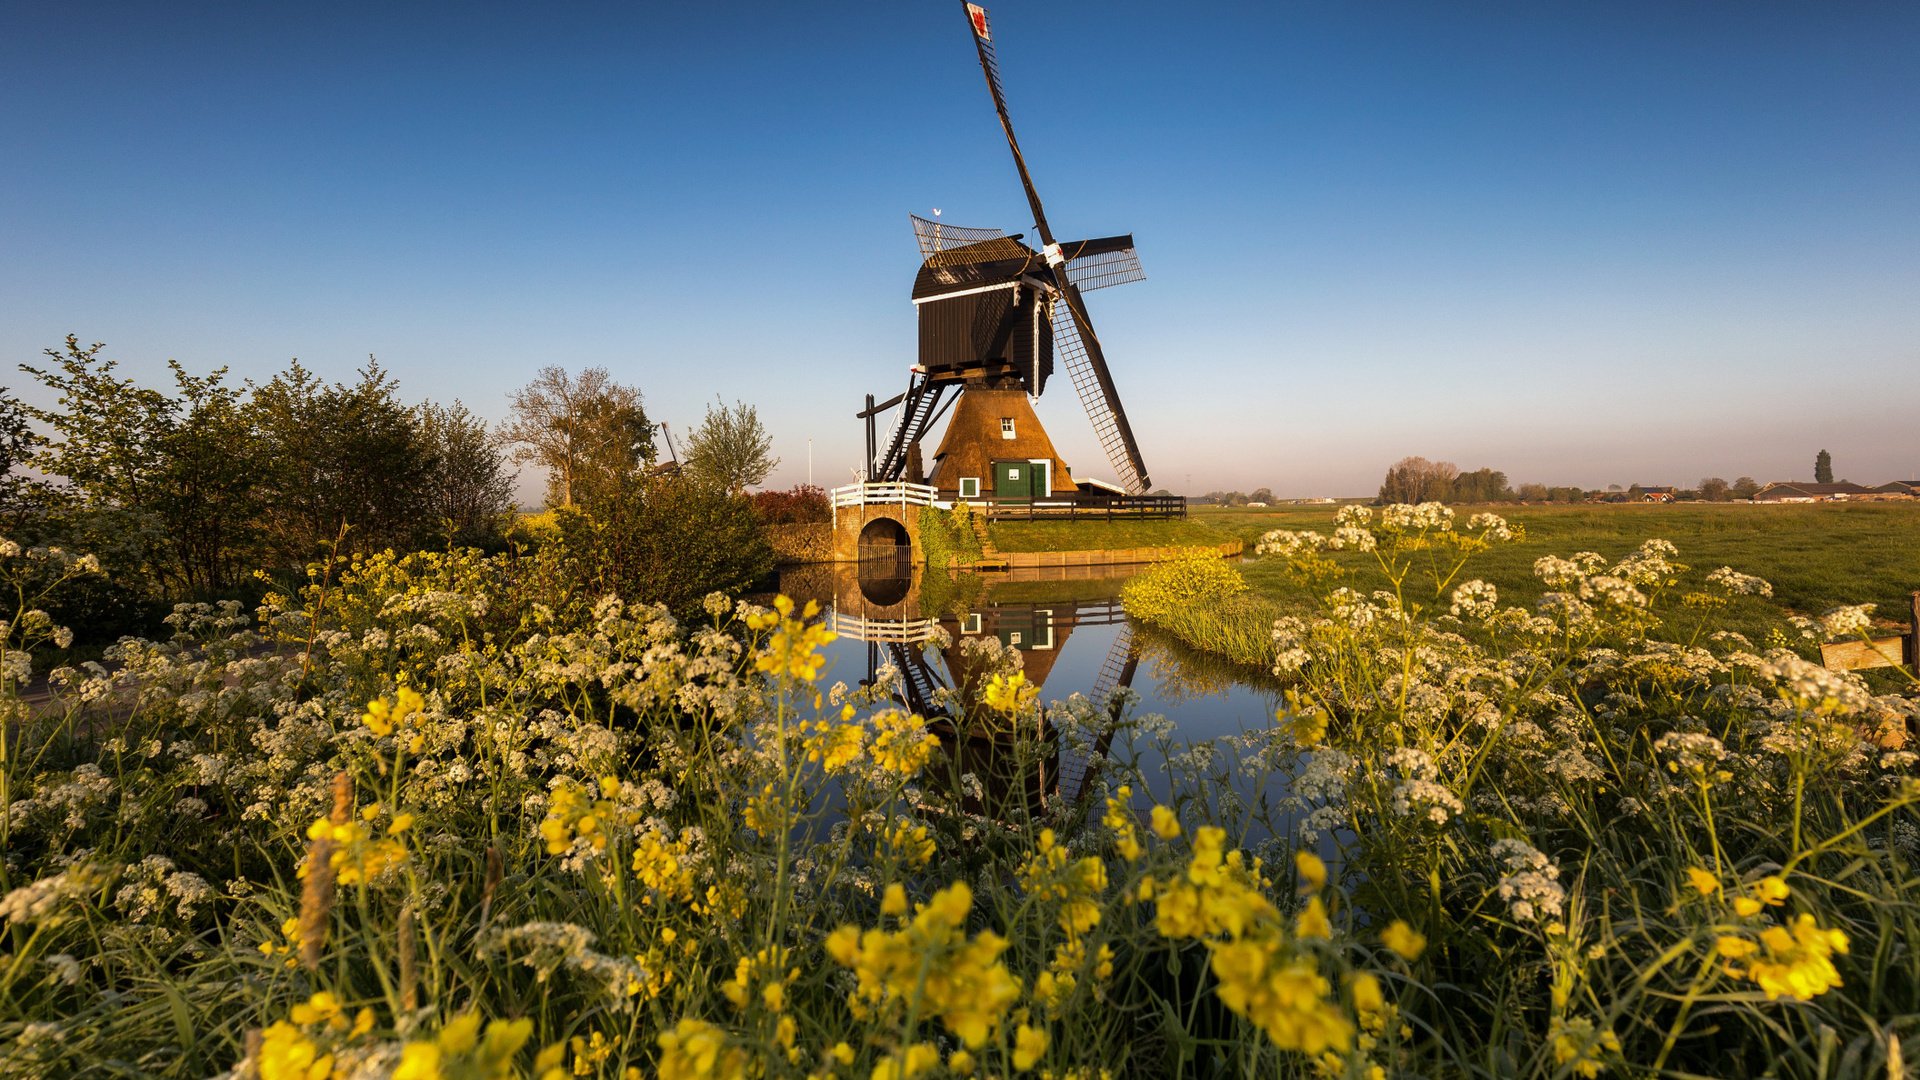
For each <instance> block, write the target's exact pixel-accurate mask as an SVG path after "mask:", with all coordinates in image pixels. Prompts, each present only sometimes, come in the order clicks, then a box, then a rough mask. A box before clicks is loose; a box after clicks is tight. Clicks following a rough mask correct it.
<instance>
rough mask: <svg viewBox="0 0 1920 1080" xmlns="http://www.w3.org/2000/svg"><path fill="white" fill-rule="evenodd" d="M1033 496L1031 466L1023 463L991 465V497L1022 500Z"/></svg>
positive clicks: (1009, 462) (1004, 462) (998, 462)
mask: <svg viewBox="0 0 1920 1080" xmlns="http://www.w3.org/2000/svg"><path fill="white" fill-rule="evenodd" d="M1032 494H1033V466H1032V465H1029V464H1027V463H1026V462H1024V461H996V462H994V463H993V495H994V498H996V499H1024V498H1026V497H1028V496H1029V495H1032Z"/></svg>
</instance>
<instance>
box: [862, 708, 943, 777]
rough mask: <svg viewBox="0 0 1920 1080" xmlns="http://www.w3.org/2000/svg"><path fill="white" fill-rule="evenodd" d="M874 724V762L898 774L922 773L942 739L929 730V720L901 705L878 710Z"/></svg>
mask: <svg viewBox="0 0 1920 1080" xmlns="http://www.w3.org/2000/svg"><path fill="white" fill-rule="evenodd" d="M873 727H874V737H873V760H874V763H875V764H877V765H879V766H880V767H881V768H882V769H885V770H886V771H888V772H890V773H893V774H894V775H896V776H901V777H907V776H912V775H914V774H915V773H918V772H919V771H920V770H921V768H923V767H924V766H925V765H926V763H927V759H928V758H929V757H931V756H932V755H933V747H934V745H935V743H937V742H938V741H939V740H937V739H935V738H934V736H933V733H932V732H929V731H928V730H927V724H926V721H924V720H922V719H920V718H919V717H918V716H914V715H912V714H910V713H904V712H901V711H900V710H899V709H886V710H883V711H881V712H880V713H877V714H875V716H874V718H873Z"/></svg>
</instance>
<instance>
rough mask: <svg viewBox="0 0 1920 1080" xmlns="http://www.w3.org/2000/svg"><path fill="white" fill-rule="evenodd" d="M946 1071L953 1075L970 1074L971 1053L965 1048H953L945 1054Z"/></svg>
mask: <svg viewBox="0 0 1920 1080" xmlns="http://www.w3.org/2000/svg"><path fill="white" fill-rule="evenodd" d="M947 1071H949V1072H951V1073H953V1074H954V1075H955V1076H972V1075H973V1055H972V1054H969V1053H968V1052H966V1051H965V1050H955V1051H954V1052H953V1053H951V1054H949V1055H947Z"/></svg>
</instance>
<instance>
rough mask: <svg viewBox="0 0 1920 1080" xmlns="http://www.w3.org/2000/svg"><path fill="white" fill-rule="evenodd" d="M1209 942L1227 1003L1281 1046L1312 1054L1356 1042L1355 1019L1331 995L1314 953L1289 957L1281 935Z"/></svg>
mask: <svg viewBox="0 0 1920 1080" xmlns="http://www.w3.org/2000/svg"><path fill="white" fill-rule="evenodd" d="M1207 947H1208V948H1209V949H1210V950H1211V951H1212V953H1213V962H1212V968H1213V974H1214V978H1215V979H1217V980H1218V984H1217V986H1216V987H1215V989H1214V992H1215V993H1216V994H1218V995H1219V997H1220V1001H1221V1003H1222V1004H1224V1005H1225V1006H1226V1007H1227V1008H1229V1009H1231V1010H1233V1011H1234V1012H1235V1013H1238V1014H1239V1015H1241V1016H1244V1017H1246V1018H1247V1019H1248V1020H1251V1021H1252V1022H1253V1023H1255V1024H1256V1025H1258V1026H1259V1027H1260V1029H1261V1030H1262V1031H1265V1032H1266V1034H1267V1038H1268V1039H1270V1040H1271V1041H1272V1042H1273V1044H1274V1045H1275V1046H1277V1047H1279V1048H1280V1049H1282V1050H1298V1051H1300V1052H1301V1053H1304V1054H1308V1055H1319V1054H1323V1053H1326V1052H1327V1051H1329V1050H1331V1051H1337V1052H1339V1053H1345V1052H1346V1051H1347V1050H1348V1049H1349V1048H1351V1047H1352V1045H1353V1037H1354V1034H1355V1031H1354V1025H1353V1022H1352V1021H1351V1020H1349V1019H1347V1016H1346V1013H1345V1012H1344V1011H1342V1010H1341V1009H1339V1008H1338V1007H1337V1006H1336V1005H1335V1004H1334V1003H1333V1002H1331V1001H1329V1000H1327V994H1328V991H1330V990H1331V989H1332V986H1331V984H1329V983H1328V982H1327V980H1326V977H1325V976H1323V975H1321V974H1320V973H1319V972H1318V971H1317V970H1315V969H1314V966H1313V961H1312V960H1311V959H1308V958H1305V957H1299V958H1295V959H1292V960H1288V959H1286V958H1285V957H1284V956H1283V955H1282V954H1281V952H1280V945H1279V942H1278V940H1277V939H1268V940H1251V939H1249V940H1241V941H1228V942H1208V943H1207Z"/></svg>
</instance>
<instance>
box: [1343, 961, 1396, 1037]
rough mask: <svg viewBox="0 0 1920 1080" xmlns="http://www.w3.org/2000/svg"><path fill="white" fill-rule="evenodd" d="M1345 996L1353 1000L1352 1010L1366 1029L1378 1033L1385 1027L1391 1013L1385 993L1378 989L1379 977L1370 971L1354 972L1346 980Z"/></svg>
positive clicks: (1390, 1017)
mask: <svg viewBox="0 0 1920 1080" xmlns="http://www.w3.org/2000/svg"><path fill="white" fill-rule="evenodd" d="M1347 996H1348V998H1349V999H1351V1000H1352V1002H1353V1012H1354V1015H1355V1016H1358V1017H1359V1018H1360V1024H1361V1026H1362V1027H1365V1028H1366V1029H1367V1030H1368V1031H1371V1032H1375V1033H1378V1032H1380V1031H1381V1030H1383V1029H1385V1027H1386V1026H1387V1021H1388V1020H1390V1019H1392V1013H1391V1012H1390V1011H1389V1010H1388V1008H1387V995H1386V994H1385V993H1384V992H1383V991H1382V990H1381V989H1380V979H1379V977H1378V976H1376V975H1374V974H1373V973H1372V972H1367V971H1359V972H1355V973H1354V974H1353V976H1352V978H1350V979H1348V980H1347Z"/></svg>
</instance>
